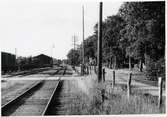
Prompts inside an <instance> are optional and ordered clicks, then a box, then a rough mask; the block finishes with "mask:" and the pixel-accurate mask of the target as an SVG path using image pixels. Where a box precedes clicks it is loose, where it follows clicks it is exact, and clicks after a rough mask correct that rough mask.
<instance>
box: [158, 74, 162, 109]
mask: <svg viewBox="0 0 167 117" xmlns="http://www.w3.org/2000/svg"><path fill="white" fill-rule="evenodd" d="M158 88H159V92H158V107H159V108H160V107H161V104H162V77H158Z"/></svg>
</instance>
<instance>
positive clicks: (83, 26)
mask: <svg viewBox="0 0 167 117" xmlns="http://www.w3.org/2000/svg"><path fill="white" fill-rule="evenodd" d="M82 25H83V26H82V28H83V29H82V30H83V35H82V39H83V44H82V51H83V52H82V57H83V61H82V63H83V64H85V59H84V54H85V50H84V38H85V37H84V36H85V34H84V33H85V26H84V6H82Z"/></svg>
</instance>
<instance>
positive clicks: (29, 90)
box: [1, 80, 43, 116]
mask: <svg viewBox="0 0 167 117" xmlns="http://www.w3.org/2000/svg"><path fill="white" fill-rule="evenodd" d="M42 82H43V80H42V81H39V82H37V83H35V84H33V85H32V86H31V87H30V88H28V89H27V90H25V91H24V92H23V93H21V94H20V95H18V96H16V97H15V98H14V99H13V100H11V101H9V102H7V103H6V104H4V105H2V107H1V112H2V116H3V113H4V112H5V111H6V110H7V109H8V108H10V107H11V106H12V105H13V104H14V103H16V102H17V101H18V100H19V99H21V98H22V97H24V96H25V95H26V94H27V93H29V92H31V91H32V90H33V89H34V88H36V87H37V86H39V85H40V84H41V83H42Z"/></svg>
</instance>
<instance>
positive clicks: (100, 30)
mask: <svg viewBox="0 0 167 117" xmlns="http://www.w3.org/2000/svg"><path fill="white" fill-rule="evenodd" d="M102 7H103V3H102V2H100V6H99V24H98V57H97V65H98V74H97V75H98V82H101V80H102V10H103V8H102Z"/></svg>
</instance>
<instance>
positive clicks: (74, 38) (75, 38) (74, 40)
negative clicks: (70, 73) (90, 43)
mask: <svg viewBox="0 0 167 117" xmlns="http://www.w3.org/2000/svg"><path fill="white" fill-rule="evenodd" d="M72 41H73V47H74V51H75V50H76V49H75V47H76V45H77V44H76V42H77V36H75V35H74V36H72ZM74 54H75V53H73V58H74V57H75V56H74ZM72 64H74V61H72Z"/></svg>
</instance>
